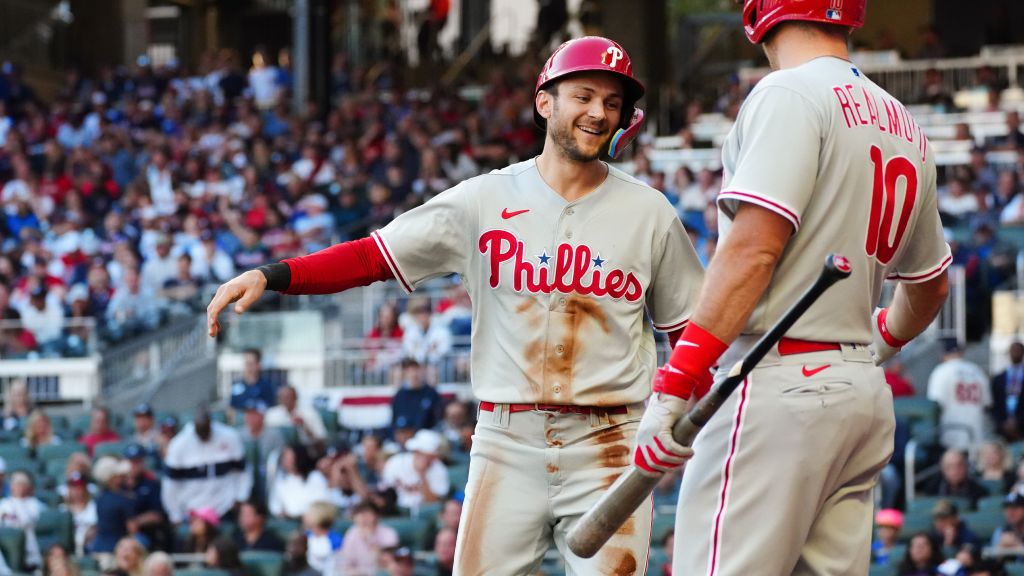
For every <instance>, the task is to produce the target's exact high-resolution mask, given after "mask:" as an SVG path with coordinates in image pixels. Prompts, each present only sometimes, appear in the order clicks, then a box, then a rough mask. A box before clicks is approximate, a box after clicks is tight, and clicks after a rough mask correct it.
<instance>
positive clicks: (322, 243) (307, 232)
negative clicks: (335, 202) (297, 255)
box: [222, 194, 334, 280]
mask: <svg viewBox="0 0 1024 576" xmlns="http://www.w3.org/2000/svg"><path fill="white" fill-rule="evenodd" d="M297 208H298V209H299V210H301V211H302V213H301V215H300V216H299V217H298V218H296V219H295V222H294V224H293V226H294V229H295V232H297V233H298V234H299V237H300V238H302V246H303V250H306V251H307V252H316V251H319V250H323V249H324V248H327V247H328V246H330V245H331V240H332V238H333V237H334V217H333V216H331V213H330V212H328V211H327V199H326V198H324V196H323V195H322V194H310V195H308V196H306V197H305V198H303V199H302V200H300V201H299V204H298V206H297ZM228 279H230V277H228V278H224V279H222V280H228Z"/></svg>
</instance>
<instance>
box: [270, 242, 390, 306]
mask: <svg viewBox="0 0 1024 576" xmlns="http://www.w3.org/2000/svg"><path fill="white" fill-rule="evenodd" d="M282 262H283V263H285V264H287V265H288V268H289V269H290V270H291V276H292V277H291V282H290V283H289V284H288V289H287V290H283V291H282V292H283V293H284V294H333V293H335V292H341V291H343V290H348V289H349V288H355V287H356V286H369V285H370V284H373V283H374V282H377V281H380V280H389V279H391V278H394V277H395V276H394V274H392V272H391V269H390V268H389V267H388V265H387V262H386V261H385V260H384V255H383V254H381V253H380V250H379V249H378V248H377V244H376V243H375V242H374V241H373V239H372V238H360V239H359V240H353V241H351V242H342V243H341V244H335V245H334V246H331V247H330V248H325V249H323V250H320V251H319V252H314V253H312V254H307V255H305V256H299V257H297V258H288V259H286V260H282Z"/></svg>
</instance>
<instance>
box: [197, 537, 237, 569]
mask: <svg viewBox="0 0 1024 576" xmlns="http://www.w3.org/2000/svg"><path fill="white" fill-rule="evenodd" d="M205 564H206V567H207V568H212V569H214V570H222V571H224V572H225V573H227V575H228V576H246V571H245V569H244V568H243V567H242V559H241V558H240V557H239V556H238V545H237V544H235V541H234V540H232V539H231V538H230V537H228V536H220V537H218V538H217V539H216V540H214V541H213V542H211V543H210V544H209V545H208V546H207V547H206V562H205Z"/></svg>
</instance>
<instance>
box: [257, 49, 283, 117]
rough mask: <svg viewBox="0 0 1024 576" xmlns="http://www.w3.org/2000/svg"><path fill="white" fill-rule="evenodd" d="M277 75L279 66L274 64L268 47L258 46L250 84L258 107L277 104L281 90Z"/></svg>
mask: <svg viewBox="0 0 1024 576" xmlns="http://www.w3.org/2000/svg"><path fill="white" fill-rule="evenodd" d="M277 77H278V69H277V66H274V64H273V62H272V61H271V59H270V57H269V55H268V53H267V51H266V48H264V47H262V46H260V47H258V48H256V50H255V51H254V52H253V55H252V68H250V69H249V86H250V87H251V88H252V95H253V99H254V100H255V101H256V107H257V108H259V109H261V110H266V109H269V108H273V107H274V106H275V105H277V100H278V92H279V90H280V88H279V86H278V84H277Z"/></svg>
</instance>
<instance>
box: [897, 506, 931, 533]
mask: <svg viewBox="0 0 1024 576" xmlns="http://www.w3.org/2000/svg"><path fill="white" fill-rule="evenodd" d="M931 528H932V511H931V509H928V510H915V511H907V513H906V514H904V515H903V533H904V534H913V533H915V532H923V531H928V530H931Z"/></svg>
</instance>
